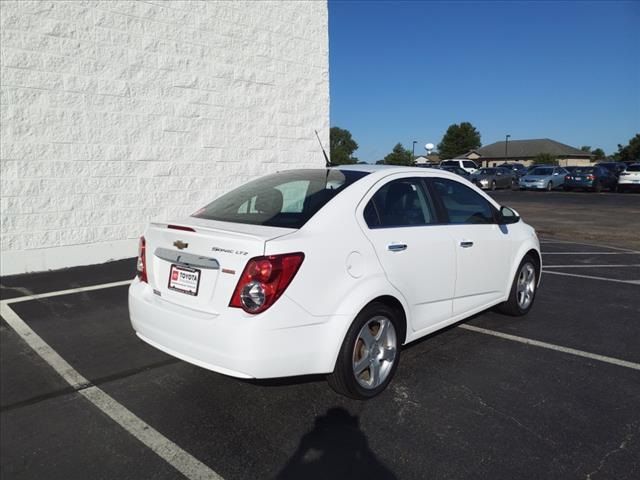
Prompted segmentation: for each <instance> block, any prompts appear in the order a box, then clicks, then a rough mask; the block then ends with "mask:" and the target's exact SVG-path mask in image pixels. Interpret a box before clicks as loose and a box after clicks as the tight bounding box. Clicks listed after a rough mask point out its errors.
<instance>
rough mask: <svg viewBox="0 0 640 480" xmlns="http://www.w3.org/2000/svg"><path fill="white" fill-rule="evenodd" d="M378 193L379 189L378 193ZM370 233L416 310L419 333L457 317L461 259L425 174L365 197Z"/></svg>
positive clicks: (394, 280) (383, 184) (392, 280)
mask: <svg viewBox="0 0 640 480" xmlns="http://www.w3.org/2000/svg"><path fill="white" fill-rule="evenodd" d="M374 192H375V193H374ZM365 202H366V207H365V208H364V213H363V214H364V219H365V222H366V224H367V226H366V228H365V234H366V235H367V237H368V239H369V241H370V242H371V243H372V245H373V246H374V248H375V251H376V255H377V256H378V259H379V261H380V263H381V264H382V267H383V269H384V271H385V274H386V276H387V279H388V280H389V282H390V283H391V284H392V285H393V286H394V287H395V288H397V289H398V290H399V291H400V292H401V293H402V295H403V296H404V298H405V300H406V302H407V303H408V304H409V307H410V309H411V312H410V318H411V324H410V325H409V328H411V329H412V330H413V331H419V330H423V329H425V328H428V327H430V326H433V325H436V324H438V323H440V322H443V321H446V320H448V319H449V318H450V317H451V309H452V305H453V303H452V297H453V291H454V283H455V273H456V261H455V251H454V246H453V242H452V240H451V237H450V236H449V235H448V234H447V231H446V228H447V227H446V226H445V225H441V224H438V221H437V216H436V210H435V206H434V204H433V201H432V200H431V198H430V197H429V195H428V193H427V191H426V189H425V188H424V186H423V181H422V179H421V178H419V177H409V178H408V177H401V176H400V177H399V176H393V177H391V179H386V180H383V181H382V182H381V183H380V184H378V185H377V186H376V187H374V189H373V191H372V193H371V194H370V196H369V197H368V198H367V197H365Z"/></svg>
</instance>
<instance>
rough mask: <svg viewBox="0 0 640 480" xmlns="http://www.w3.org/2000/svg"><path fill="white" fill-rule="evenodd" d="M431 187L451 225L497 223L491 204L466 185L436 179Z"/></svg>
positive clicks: (444, 179)
mask: <svg viewBox="0 0 640 480" xmlns="http://www.w3.org/2000/svg"><path fill="white" fill-rule="evenodd" d="M431 185H432V186H433V189H434V191H435V193H436V195H438V198H439V199H440V200H441V202H442V207H443V208H444V210H445V213H446V214H447V216H448V218H449V223H450V224H458V225H459V224H490V223H495V221H494V209H493V207H492V206H491V204H490V203H489V202H488V201H487V200H485V199H484V198H482V196H480V195H479V194H478V193H477V192H474V191H473V190H472V189H470V188H469V187H467V186H466V185H463V184H461V183H459V182H456V181H453V180H449V179H447V178H434V179H432V180H431Z"/></svg>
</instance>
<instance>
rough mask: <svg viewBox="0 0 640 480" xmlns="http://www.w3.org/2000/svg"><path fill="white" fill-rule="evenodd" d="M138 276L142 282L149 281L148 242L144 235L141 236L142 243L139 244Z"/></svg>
mask: <svg viewBox="0 0 640 480" xmlns="http://www.w3.org/2000/svg"><path fill="white" fill-rule="evenodd" d="M136 269H137V270H138V278H139V279H140V281H141V282H145V283H148V281H147V242H146V241H145V239H144V237H140V243H139V244H138V265H137V268H136Z"/></svg>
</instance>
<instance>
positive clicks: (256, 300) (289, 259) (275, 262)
mask: <svg viewBox="0 0 640 480" xmlns="http://www.w3.org/2000/svg"><path fill="white" fill-rule="evenodd" d="M303 260H304V253H302V252H296V253H285V254H282V255H269V256H266V257H255V258H252V259H251V260H249V261H248V262H247V266H246V267H244V271H243V272H242V275H241V276H240V280H238V285H236V289H235V290H234V292H233V296H232V297H231V302H229V306H230V307H236V308H242V309H243V310H244V311H245V312H247V313H254V314H255V313H260V312H264V311H265V310H266V309H267V308H269V307H270V306H271V305H273V304H274V303H275V302H276V300H278V298H280V296H281V295H282V294H283V293H284V291H285V290H286V288H287V287H288V286H289V284H290V283H291V280H293V277H295V275H296V273H298V270H299V268H300V265H302V261H303Z"/></svg>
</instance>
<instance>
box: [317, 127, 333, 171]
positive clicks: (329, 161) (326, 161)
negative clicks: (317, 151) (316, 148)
mask: <svg viewBox="0 0 640 480" xmlns="http://www.w3.org/2000/svg"><path fill="white" fill-rule="evenodd" d="M314 132H316V138H317V139H318V143H319V144H320V148H321V149H322V154H323V155H324V161H325V166H326V167H327V168H329V167H332V166H333V165H331V160H329V157H328V156H327V152H325V151H324V147H323V146H322V142H321V141H320V135H318V131H317V130H314Z"/></svg>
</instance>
